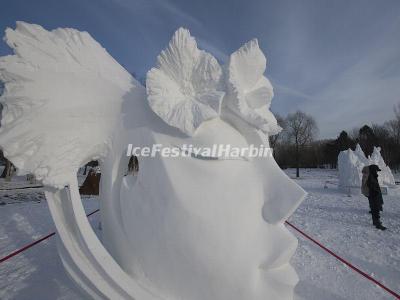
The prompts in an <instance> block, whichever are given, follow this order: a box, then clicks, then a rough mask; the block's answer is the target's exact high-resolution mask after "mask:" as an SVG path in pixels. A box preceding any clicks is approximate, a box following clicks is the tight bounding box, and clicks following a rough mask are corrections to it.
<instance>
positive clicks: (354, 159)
mask: <svg viewBox="0 0 400 300" xmlns="http://www.w3.org/2000/svg"><path fill="white" fill-rule="evenodd" d="M364 166H365V165H364V163H363V162H361V160H360V158H359V156H358V155H357V154H355V152H354V151H353V150H351V149H348V150H345V151H341V152H340V153H339V157H338V170H339V187H340V188H342V189H349V188H360V187H361V182H362V181H361V179H362V168H363V167H364Z"/></svg>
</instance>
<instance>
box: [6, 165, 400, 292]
mask: <svg viewBox="0 0 400 300" xmlns="http://www.w3.org/2000/svg"><path fill="white" fill-rule="evenodd" d="M287 173H288V174H289V176H291V177H294V174H295V173H294V170H289V171H287ZM296 181H297V182H298V183H299V184H300V185H301V186H302V187H303V188H304V189H305V190H307V192H308V193H309V195H308V197H307V199H306V200H305V201H304V202H303V203H302V205H301V206H300V207H299V208H298V210H297V211H296V212H295V213H294V215H293V216H292V217H291V218H290V220H289V221H290V222H291V223H293V224H294V225H296V226H297V227H299V228H300V229H301V230H303V231H305V232H306V233H307V234H309V235H311V236H312V237H313V238H315V239H317V240H319V241H320V242H322V243H323V244H324V245H325V246H327V247H328V248H330V249H331V250H333V251H334V252H336V253H337V254H339V255H340V256H342V257H343V258H345V259H346V260H348V261H350V262H351V263H353V264H354V265H356V266H357V267H359V268H361V269H362V270H363V271H365V272H366V273H368V274H370V275H372V276H373V277H374V278H375V279H377V280H378V281H381V282H382V283H383V284H385V285H386V286H388V287H389V288H391V289H392V290H395V291H397V292H400V235H399V233H400V218H399V216H400V197H395V196H385V198H384V200H385V206H384V212H383V215H382V222H383V224H384V225H385V226H387V227H388V230H386V231H385V232H382V231H378V230H376V229H375V228H374V227H373V226H372V225H371V217H370V215H369V214H368V210H369V209H368V201H367V200H366V199H365V198H363V197H362V196H351V197H349V196H347V195H345V194H342V193H340V192H339V191H338V190H337V181H338V179H337V172H336V171H331V170H302V172H301V178H300V179H298V180H296ZM27 186H28V185H27V183H26V182H24V181H23V178H16V179H14V180H13V181H12V182H0V204H2V205H0V257H3V256H5V255H6V254H8V253H10V252H12V251H13V250H15V249H17V248H20V247H22V246H24V245H25V244H27V243H29V242H32V241H34V240H36V239H38V238H40V237H42V236H44V235H46V234H48V233H50V232H52V231H54V224H53V222H52V220H51V218H50V214H49V211H48V209H47V205H46V201H45V199H44V195H43V191H42V188H40V187H37V186H38V185H37V184H33V185H31V186H29V188H24V187H27ZM15 188H17V189H16V190H13V189H15ZM83 202H84V206H85V208H86V210H87V212H91V211H93V210H95V209H96V208H97V207H98V202H97V199H96V198H95V197H92V198H90V197H86V198H84V200H83ZM90 221H91V223H92V225H93V226H94V228H95V230H96V231H97V232H98V230H97V228H98V215H97V214H95V215H93V216H91V217H90ZM290 230H291V231H292V232H293V233H294V234H295V235H296V236H297V237H298V238H299V247H298V249H297V252H296V254H295V256H294V257H293V260H292V264H293V265H294V266H295V268H296V270H297V272H298V274H299V277H300V282H299V284H298V286H297V287H296V289H295V292H296V298H295V299H296V300H313V299H315V300H317V299H318V300H321V299H322V300H349V299H362V300H369V299H371V300H372V299H373V300H376V299H394V297H393V296H391V295H390V294H388V293H387V292H385V291H384V290H382V289H381V288H379V287H376V286H375V285H374V284H373V283H372V282H370V281H368V280H367V279H365V278H364V277H362V276H361V275H359V274H357V273H355V272H354V271H353V270H351V269H350V268H348V267H346V266H344V265H343V264H342V263H340V262H339V261H338V260H336V259H335V258H334V257H332V256H330V255H329V254H328V253H326V252H324V251H323V250H322V249H320V248H319V247H318V246H316V245H315V244H313V243H312V242H310V241H308V240H306V239H304V238H303V237H302V236H300V235H299V234H298V233H297V232H295V231H293V230H292V229H290ZM0 299H1V300H7V299H18V300H25V299H29V300H31V299H41V300H47V299H48V300H50V299H51V300H53V299H65V300H67V299H68V300H69V299H71V300H72V299H74V300H75V299H83V297H82V296H81V295H80V293H79V291H78V290H77V288H76V287H75V286H74V284H73V283H72V282H71V280H70V279H69V278H68V277H67V275H66V274H65V272H64V269H63V267H62V265H61V261H60V260H59V259H58V256H57V251H56V238H55V237H52V238H50V239H49V240H47V241H45V242H43V243H40V244H38V245H36V246H34V247H33V248H31V249H29V250H27V251H25V252H23V253H22V254H19V255H17V256H15V257H13V258H12V259H10V260H8V261H6V262H4V263H2V264H1V265H0Z"/></svg>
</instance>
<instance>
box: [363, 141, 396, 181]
mask: <svg viewBox="0 0 400 300" xmlns="http://www.w3.org/2000/svg"><path fill="white" fill-rule="evenodd" d="M369 160H370V162H371V164H374V165H377V166H379V168H380V169H381V171H380V172H379V177H378V179H379V180H380V183H381V184H383V185H387V186H391V187H393V186H395V185H396V182H395V180H394V176H393V173H392V170H390V168H389V167H388V166H387V165H386V163H385V161H384V160H383V157H382V155H381V148H380V147H374V151H373V153H372V155H371V157H370V159H369Z"/></svg>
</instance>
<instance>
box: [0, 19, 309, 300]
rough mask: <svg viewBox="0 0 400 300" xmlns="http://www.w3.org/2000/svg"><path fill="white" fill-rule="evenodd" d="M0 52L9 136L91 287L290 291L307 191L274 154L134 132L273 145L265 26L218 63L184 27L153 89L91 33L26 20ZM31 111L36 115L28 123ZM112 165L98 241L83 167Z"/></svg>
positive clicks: (153, 295)
mask: <svg viewBox="0 0 400 300" xmlns="http://www.w3.org/2000/svg"><path fill="white" fill-rule="evenodd" d="M6 41H7V42H8V44H9V45H10V46H11V47H12V48H14V50H15V52H16V55H15V56H8V57H3V58H0V70H1V71H0V79H1V80H2V81H4V82H5V86H6V90H5V94H4V95H3V97H2V98H1V99H2V103H3V105H4V106H5V109H4V111H3V120H2V124H1V125H2V126H1V128H2V131H1V132H0V145H1V146H2V147H3V149H4V153H5V156H6V157H7V158H9V159H10V160H11V161H12V162H13V163H14V164H15V165H16V166H17V167H18V169H19V170H21V171H22V172H31V173H34V174H35V175H36V177H37V178H38V179H40V180H42V181H43V183H44V184H45V185H46V186H47V192H46V197H47V199H48V202H49V207H50V210H51V213H52V216H53V218H54V221H55V223H56V225H57V230H58V233H59V235H60V238H61V243H60V244H59V252H60V255H61V258H62V260H63V263H64V265H65V266H66V269H67V271H68V273H69V274H70V275H71V276H72V278H73V279H74V280H75V281H76V282H77V283H78V284H79V285H80V286H81V287H82V289H83V290H84V291H85V292H86V293H87V294H88V295H90V296H91V297H93V298H111V299H117V298H118V299H139V300H141V299H190V300H192V299H193V300H200V299H238V300H239V299H264V300H265V299H291V298H292V296H293V288H294V286H295V284H296V283H297V275H296V273H295V272H294V270H293V268H292V267H291V266H290V264H289V260H290V258H291V256H292V255H293V253H294V251H295V249H296V246H297V240H296V239H295V238H294V237H293V236H292V235H291V234H290V233H289V232H288V230H287V229H286V228H285V227H284V225H283V222H284V221H285V220H286V218H287V217H288V216H289V215H290V214H291V213H292V212H293V211H294V210H295V209H296V207H297V206H298V205H299V203H300V202H301V200H302V199H303V198H304V195H305V193H304V191H303V190H302V189H301V188H300V187H298V186H297V185H296V184H295V183H294V182H292V181H291V180H290V179H289V178H288V177H287V176H286V175H285V174H284V173H283V172H282V171H281V170H280V168H279V167H278V166H277V164H276V162H275V160H274V159H273V158H272V157H270V156H269V157H257V158H249V157H246V156H239V157H238V158H236V159H230V158H226V157H225V156H222V155H216V156H210V157H208V156H201V157H199V156H197V155H191V154H190V153H189V154H190V155H188V156H187V157H176V158H171V157H162V156H161V155H156V156H155V157H139V158H138V160H139V173H138V175H137V176H124V175H125V174H126V169H127V166H128V161H129V158H130V157H129V156H127V155H126V152H127V147H128V144H132V145H134V146H135V147H144V146H151V145H154V144H161V145H163V146H171V147H178V148H180V147H183V145H185V144H186V145H188V144H192V145H194V146H198V147H203V148H205V147H211V146H212V145H214V144H222V145H231V146H234V147H248V146H249V145H254V146H260V145H263V146H268V135H270V134H274V133H277V132H278V131H279V126H278V125H277V123H276V120H275V118H274V117H273V115H272V114H271V112H270V111H269V105H270V102H271V100H272V97H273V90H272V86H271V84H270V82H269V81H268V79H267V78H266V77H264V75H263V74H264V71H265V67H266V59H265V56H264V55H263V53H262V52H261V50H260V48H259V47H258V43H257V41H256V40H253V41H250V42H249V43H247V44H245V45H244V46H243V47H241V48H240V49H239V50H238V51H236V52H235V53H233V54H232V55H231V56H230V59H229V61H228V62H227V64H226V66H225V67H224V68H222V67H221V66H220V65H219V63H218V62H217V61H216V59H215V58H214V57H212V56H211V55H210V54H208V53H206V52H204V51H202V50H199V49H198V48H197V44H196V41H195V40H194V38H193V37H191V36H190V34H189V32H188V31H187V30H184V29H179V30H178V31H177V32H176V33H175V34H174V36H173V38H172V40H171V42H170V44H169V46H168V47H167V49H166V50H164V51H163V52H162V53H161V54H160V56H159V57H158V64H157V66H156V67H155V68H153V69H151V70H150V71H149V73H148V74H147V82H146V91H145V90H144V88H143V87H142V86H140V84H139V83H138V82H137V81H135V80H134V79H133V78H132V77H131V76H130V75H129V74H128V73H127V72H126V71H125V70H124V69H123V68H122V67H120V66H119V65H118V64H117V63H116V62H115V61H114V60H113V59H112V58H111V57H110V56H109V55H108V54H107V52H106V51H105V50H104V49H103V48H101V46H100V45H99V44H98V43H96V42H95V41H94V40H93V39H92V38H91V37H90V36H89V35H88V34H87V33H82V32H78V31H76V30H72V29H57V30H54V31H52V32H49V31H46V30H44V29H43V28H42V27H40V26H37V25H30V24H26V23H17V29H16V30H7V34H6ZM28 122H29V123H28ZM91 159H99V160H100V161H101V167H102V181H101V187H100V189H101V191H100V210H101V221H102V233H101V240H102V243H100V242H99V240H98V239H97V237H96V236H95V234H94V233H93V231H92V230H91V228H90V225H89V224H88V222H87V220H86V218H85V215H84V211H83V209H82V205H81V202H80V197H79V194H78V192H77V182H76V175H75V174H76V171H77V169H78V167H79V166H80V165H82V164H84V163H85V162H87V161H89V160H91Z"/></svg>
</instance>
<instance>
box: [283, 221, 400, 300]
mask: <svg viewBox="0 0 400 300" xmlns="http://www.w3.org/2000/svg"><path fill="white" fill-rule="evenodd" d="M285 223H286V224H287V225H289V226H290V227H292V228H293V229H294V230H296V231H297V232H299V233H300V234H301V235H303V236H304V237H306V238H307V239H309V240H310V241H312V242H313V243H314V244H316V245H318V246H319V247H320V248H321V249H323V250H325V251H326V252H328V253H329V254H330V255H332V256H333V257H335V258H336V259H338V260H339V261H341V262H342V263H344V264H345V265H346V266H348V267H349V268H351V269H352V270H353V271H355V272H357V273H359V274H360V275H362V276H364V277H365V278H366V279H368V280H370V281H372V282H373V283H375V284H376V285H377V286H379V287H381V288H382V289H384V290H385V291H386V292H388V293H389V294H391V295H393V296H394V297H395V298H396V299H400V295H399V294H397V293H396V292H394V291H392V290H391V289H389V288H388V287H386V286H385V285H383V284H382V283H380V282H379V281H377V280H376V279H374V278H373V277H371V276H369V275H368V274H367V273H365V272H363V271H361V270H360V269H359V268H357V267H356V266H354V265H352V264H351V263H349V262H348V261H346V260H345V259H343V258H342V257H340V256H339V255H337V254H336V253H334V252H333V251H332V250H329V249H328V248H326V247H325V246H323V245H322V244H321V243H319V242H318V241H316V240H315V239H313V238H312V237H310V236H309V235H307V234H306V233H304V232H303V231H301V230H300V229H299V228H297V227H296V226H294V225H293V224H291V223H289V222H288V221H286V222H285Z"/></svg>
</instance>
